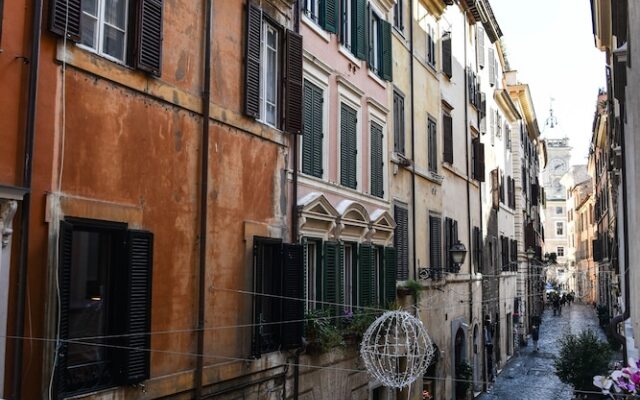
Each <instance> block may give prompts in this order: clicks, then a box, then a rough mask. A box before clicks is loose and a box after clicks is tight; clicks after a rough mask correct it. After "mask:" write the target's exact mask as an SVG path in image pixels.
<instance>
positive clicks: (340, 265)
mask: <svg viewBox="0 0 640 400" xmlns="http://www.w3.org/2000/svg"><path fill="white" fill-rule="evenodd" d="M337 256H338V262H337V265H338V285H337V287H336V298H337V299H338V301H337V303H338V304H341V305H340V306H338V307H337V311H338V314H337V315H342V314H343V313H344V306H342V304H344V297H345V293H344V277H345V274H344V243H342V242H340V243H339V244H338V255H337Z"/></svg>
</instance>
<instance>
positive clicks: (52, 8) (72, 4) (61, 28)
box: [49, 0, 82, 42]
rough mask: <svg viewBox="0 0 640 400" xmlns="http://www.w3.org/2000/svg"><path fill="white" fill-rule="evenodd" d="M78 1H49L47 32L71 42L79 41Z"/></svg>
mask: <svg viewBox="0 0 640 400" xmlns="http://www.w3.org/2000/svg"><path fill="white" fill-rule="evenodd" d="M81 13H82V7H81V1H80V0H51V1H50V2H49V30H50V31H51V32H53V33H55V34H56V35H60V36H63V37H64V36H65V33H66V35H67V39H69V40H71V41H73V42H79V41H80V14H81Z"/></svg>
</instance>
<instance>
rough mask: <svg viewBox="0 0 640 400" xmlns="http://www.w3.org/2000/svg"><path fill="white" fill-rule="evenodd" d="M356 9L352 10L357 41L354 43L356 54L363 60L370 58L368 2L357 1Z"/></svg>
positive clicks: (364, 0)
mask: <svg viewBox="0 0 640 400" xmlns="http://www.w3.org/2000/svg"><path fill="white" fill-rule="evenodd" d="M353 4H354V5H355V9H352V13H353V15H354V25H355V38H354V39H355V40H354V41H353V47H354V50H355V52H354V54H355V56H356V57H358V58H359V59H361V60H366V59H367V56H368V53H369V52H368V46H367V36H368V35H367V31H368V29H367V28H368V26H369V20H368V18H367V0H355V1H354V3H353Z"/></svg>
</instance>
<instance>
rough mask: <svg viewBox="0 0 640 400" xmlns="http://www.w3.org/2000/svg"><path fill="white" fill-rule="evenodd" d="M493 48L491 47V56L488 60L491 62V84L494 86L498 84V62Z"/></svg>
mask: <svg viewBox="0 0 640 400" xmlns="http://www.w3.org/2000/svg"><path fill="white" fill-rule="evenodd" d="M494 59H495V57H494V55H493V48H492V47H489V56H488V58H487V62H488V63H489V85H491V86H494V85H495V84H496V63H495V61H494Z"/></svg>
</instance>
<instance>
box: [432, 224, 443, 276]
mask: <svg viewBox="0 0 640 400" xmlns="http://www.w3.org/2000/svg"><path fill="white" fill-rule="evenodd" d="M429 263H430V264H431V265H430V266H429V267H430V268H432V269H438V270H440V269H442V220H441V219H440V217H435V216H433V215H429ZM438 275H439V274H438Z"/></svg>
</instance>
